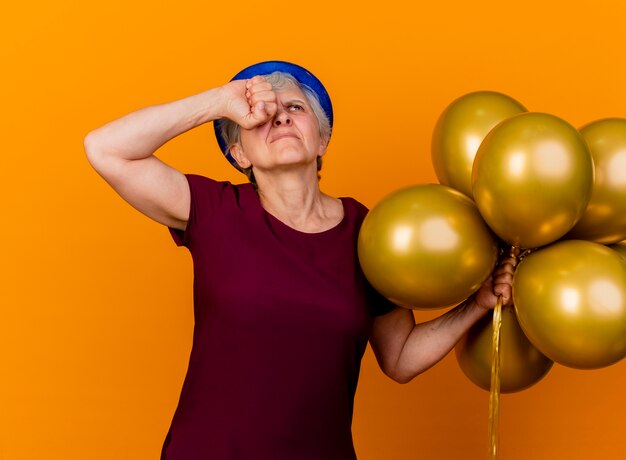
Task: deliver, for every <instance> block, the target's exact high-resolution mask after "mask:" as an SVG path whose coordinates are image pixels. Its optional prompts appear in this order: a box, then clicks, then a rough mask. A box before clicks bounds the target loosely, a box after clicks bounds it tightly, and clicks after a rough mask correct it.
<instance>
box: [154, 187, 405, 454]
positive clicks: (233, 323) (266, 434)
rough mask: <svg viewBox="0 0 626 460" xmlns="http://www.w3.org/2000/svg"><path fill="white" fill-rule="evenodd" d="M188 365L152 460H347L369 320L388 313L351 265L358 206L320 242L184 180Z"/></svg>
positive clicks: (238, 194) (242, 197)
mask: <svg viewBox="0 0 626 460" xmlns="http://www.w3.org/2000/svg"><path fill="white" fill-rule="evenodd" d="M187 178H188V181H189V186H190V190H191V210H190V215H189V221H188V224H187V229H186V230H185V231H184V232H181V231H178V230H172V229H170V231H171V233H172V236H173V238H174V240H175V241H176V243H177V244H178V245H182V246H186V247H187V248H188V249H189V250H190V252H191V255H192V257H193V265H194V319H195V325H194V333H193V346H192V350H191V356H190V361H189V368H188V371H187V375H186V377H185V381H184V384H183V388H182V392H181V395H180V400H179V403H178V407H177V409H176V412H175V414H174V417H173V420H172V424H171V427H170V430H169V432H168V434H167V437H166V439H165V442H164V444H163V450H162V454H161V459H162V460H235V459H240V460H349V459H355V458H356V457H355V453H354V448H353V444H352V435H351V429H350V428H351V422H352V408H353V401H354V393H355V390H356V386H357V380H358V376H359V367H360V363H361V357H362V356H363V353H364V351H365V347H366V345H367V340H368V337H369V334H370V331H371V326H372V321H373V319H374V316H376V315H380V314H384V313H387V312H389V311H390V310H391V309H393V308H394V305H393V304H391V303H390V302H389V301H387V300H386V299H384V298H383V297H382V296H380V295H379V294H377V293H376V292H375V291H374V290H373V289H372V287H371V286H370V285H369V284H368V283H367V281H366V280H365V278H364V276H363V274H362V272H361V269H360V267H359V263H358V259H357V253H356V242H357V236H358V232H359V228H360V226H361V222H362V221H363V218H364V217H365V215H366V213H367V209H366V208H365V207H364V206H363V205H361V204H360V203H358V202H357V201H355V200H354V199H351V198H342V199H341V201H342V203H343V207H344V218H343V220H342V221H341V222H340V223H339V224H338V225H337V226H335V227H333V228H331V229H329V230H326V231H324V232H321V233H303V232H300V231H297V230H295V229H293V228H291V227H289V226H287V225H285V224H283V223H282V222H281V221H279V220H278V219H276V218H275V217H273V216H272V215H271V214H269V213H268V212H266V211H265V210H264V209H263V207H262V206H261V204H260V201H259V197H258V194H257V192H256V191H255V190H254V188H253V187H252V185H250V184H244V185H232V184H230V183H228V182H216V181H214V180H211V179H208V178H206V177H202V176H196V175H188V176H187Z"/></svg>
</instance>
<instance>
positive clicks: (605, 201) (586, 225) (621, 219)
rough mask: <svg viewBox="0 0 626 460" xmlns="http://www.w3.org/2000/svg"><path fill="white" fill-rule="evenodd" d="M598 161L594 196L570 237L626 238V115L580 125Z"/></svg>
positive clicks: (607, 240) (612, 240)
mask: <svg viewBox="0 0 626 460" xmlns="http://www.w3.org/2000/svg"><path fill="white" fill-rule="evenodd" d="M580 133H581V134H582V135H583V137H584V138H585V141H587V145H588V146H589V151H590V152H591V156H592V158H593V163H594V165H595V170H596V177H595V181H594V184H593V188H592V191H591V199H590V200H589V204H588V205H587V209H586V210H585V212H584V214H583V216H582V217H581V219H580V220H579V221H578V223H577V224H576V225H575V226H574V228H573V229H572V230H571V231H570V232H569V233H568V234H567V238H573V239H582V240H589V241H594V242H596V243H602V244H612V243H617V242H618V241H622V240H623V239H624V238H626V119H624V118H608V119H605V120H598V121H595V122H593V123H590V124H588V125H586V126H584V127H582V128H581V129H580Z"/></svg>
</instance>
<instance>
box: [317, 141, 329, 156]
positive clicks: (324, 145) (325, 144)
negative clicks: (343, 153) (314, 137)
mask: <svg viewBox="0 0 626 460" xmlns="http://www.w3.org/2000/svg"><path fill="white" fill-rule="evenodd" d="M329 140H330V139H321V140H320V149H319V152H318V154H317V156H318V157H323V156H324V154H325V153H326V149H327V148H328V141H329Z"/></svg>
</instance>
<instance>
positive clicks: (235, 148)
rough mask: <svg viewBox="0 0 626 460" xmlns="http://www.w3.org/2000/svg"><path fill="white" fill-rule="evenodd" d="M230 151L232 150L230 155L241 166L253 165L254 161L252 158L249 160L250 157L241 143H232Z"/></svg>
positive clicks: (244, 167)
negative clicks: (251, 161) (244, 151)
mask: <svg viewBox="0 0 626 460" xmlns="http://www.w3.org/2000/svg"><path fill="white" fill-rule="evenodd" d="M228 151H229V152H230V155H231V156H232V157H233V158H234V159H235V161H236V162H237V164H238V165H239V166H240V167H241V168H243V169H246V168H249V167H250V166H252V163H250V160H248V158H247V157H246V156H245V154H244V153H243V149H242V148H241V144H233V145H231V146H230V147H229V148H228Z"/></svg>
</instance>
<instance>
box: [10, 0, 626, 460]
mask: <svg viewBox="0 0 626 460" xmlns="http://www.w3.org/2000/svg"><path fill="white" fill-rule="evenodd" d="M410 4H411V2H407V1H397V0H391V1H387V2H377V3H367V2H365V3H363V2H358V3H357V2H354V3H344V4H342V3H341V2H338V1H336V0H332V1H329V0H320V1H317V2H288V3H276V2H273V3H262V2H256V1H249V0H239V1H236V2H226V1H223V2H207V1H202V2H200V1H196V0H190V1H186V2H170V1H162V0H152V1H145V0H135V1H128V0H126V1H120V0H108V1H106V2H100V1H90V2H81V1H78V0H58V1H56V2H43V1H35V2H27V3H24V4H18V3H17V2H11V3H10V4H8V5H5V6H4V7H3V14H2V18H0V22H1V27H0V43H1V44H0V57H1V59H2V63H3V71H2V74H1V76H0V79H1V80H0V82H1V84H0V92H1V98H2V108H3V110H2V113H1V115H0V116H1V117H2V124H1V126H2V133H3V134H2V152H3V155H2V160H3V164H2V167H1V168H0V187H1V188H2V190H1V194H2V195H1V196H2V208H3V210H4V214H3V224H2V226H1V227H0V232H1V237H2V238H1V239H2V242H3V244H2V258H1V260H2V268H1V269H0V270H1V279H2V285H1V286H2V289H0V460H35V459H46V460H57V459H58V460H61V459H62V460H79V459H80V460H101V459H102V460H104V459H106V460H110V459H117V460H120V459H133V460H144V459H145V460H149V459H157V458H158V455H159V452H160V448H161V443H162V441H163V438H164V436H165V434H166V432H167V428H168V426H169V423H170V420H171V417H172V415H173V412H174V409H175V405H176V403H177V400H178V395H179V391H180V387H181V384H182V380H183V377H184V373H185V370H186V365H187V359H188V356H189V350H190V345H191V331H192V299H191V283H192V270H191V259H190V257H189V255H188V253H187V252H186V250H184V249H178V248H176V247H175V246H174V244H173V243H172V241H171V240H170V238H169V236H168V234H167V231H166V229H164V228H162V227H160V226H159V225H158V224H155V223H153V222H151V221H149V220H148V219H147V218H145V217H143V216H142V215H140V214H138V213H137V212H136V211H134V210H133V209H131V208H130V207H129V206H128V205H127V204H125V203H124V202H123V201H122V200H121V199H120V198H118V197H117V196H116V195H115V194H114V192H112V190H111V189H109V188H108V186H107V185H106V184H105V183H104V181H102V180H101V179H100V178H99V177H98V176H97V174H96V173H95V172H94V171H93V170H92V169H91V167H90V166H89V164H88V163H87V161H86V159H85V156H84V152H83V148H82V140H83V137H84V136H85V134H86V133H87V132H88V131H89V130H91V129H94V128H96V127H97V126H100V125H101V124H104V123H105V122H107V121H109V120H111V119H113V118H116V117H118V116H121V115H123V114H125V113H127V112H130V111H132V110H135V109H138V108H141V107H144V106H147V105H151V104H156V103H161V102H166V101H170V100H173V99H177V98H181V97H184V96H187V95H190V94H193V93H197V92H200V91H202V90H204V89H206V88H209V87H214V86H216V85H219V84H222V83H224V82H226V81H227V80H228V79H230V77H231V76H232V75H233V74H235V73H236V72H237V71H238V70H240V69H241V68H243V67H245V66H247V65H249V64H251V63H254V62H257V61H261V60H267V59H284V60H291V61H295V62H297V63H300V64H301V65H304V66H305V67H308V68H310V69H311V70H312V71H313V72H314V73H315V74H316V75H318V76H319V77H320V78H321V79H322V81H324V83H325V84H326V86H327V88H328V90H329V92H330V94H331V95H332V97H333V103H334V106H335V113H336V121H335V131H334V134H333V139H332V141H331V145H330V149H329V153H328V155H327V157H326V160H325V165H324V170H323V171H322V176H323V179H322V185H323V188H324V189H325V191H327V192H328V193H330V194H333V195H339V196H340V195H351V196H355V197H357V198H359V199H360V200H361V201H363V202H364V203H365V204H367V205H369V206H373V205H374V204H375V203H376V202H377V201H378V200H380V199H381V198H382V197H383V196H385V195H387V194H388V193H390V192H392V191H394V190H396V189H398V188H400V187H403V186H406V185H409V184H415V183H426V182H436V177H435V175H434V172H433V168H432V166H431V162H430V136H431V133H432V129H433V127H434V124H435V122H436V120H437V117H438V116H439V114H440V113H441V112H442V111H443V109H444V108H445V107H446V105H447V104H448V103H450V102H451V101H452V100H453V99H455V98H456V97H458V96H461V95H463V94H465V93H467V92H470V91H474V90H482V89H490V90H496V91H501V92H504V93H506V94H509V95H510V96H512V97H514V98H516V99H517V100H519V101H520V102H522V103H523V104H524V105H526V106H527V107H528V108H529V109H530V110H533V111H543V112H549V113H553V114H555V115H557V116H560V117H562V118H565V119H566V120H568V121H569V122H570V123H572V124H573V125H575V126H581V125H582V124H585V123H587V122H589V121H592V120H596V119H599V118H604V117H611V116H617V117H626V86H625V84H624V82H626V58H625V54H624V53H625V51H624V50H625V49H626V47H625V45H626V38H625V37H626V36H625V35H624V18H625V17H626V3H624V2H623V1H621V0H615V1H606V0H597V1H594V2H592V3H586V4H584V7H578V6H576V3H575V2H571V1H568V2H564V1H554V2H548V1H545V0H541V1H539V0H527V1H526V2H514V3H511V4H504V3H502V2H495V1H494V2H480V1H475V2H461V1H457V2H450V1H437V2H430V3H428V4H426V5H424V6H416V5H415V6H409V5H410ZM159 156H160V157H161V158H162V159H164V160H165V161H167V162H169V163H170V164H172V165H174V166H176V167H178V168H179V169H181V170H182V171H184V172H195V173H200V174H205V175H209V176H211V177H214V178H217V179H222V180H231V181H240V180H242V179H243V176H240V175H239V174H238V173H236V171H234V169H232V168H231V167H230V166H229V165H228V164H227V163H226V162H225V161H224V159H223V158H221V155H220V153H219V150H218V148H217V145H216V143H215V141H214V139H213V135H212V129H211V127H210V126H203V127H200V128H198V129H196V130H194V131H192V132H189V133H187V134H185V135H183V136H180V137H178V138H177V139H175V140H173V141H172V142H170V143H169V144H167V145H166V146H165V147H164V148H162V149H161V150H160V151H159ZM439 313H441V311H437V312H435V314H439ZM416 316H417V317H418V319H420V320H421V319H426V318H427V317H429V316H432V312H431V313H424V312H419V313H418V314H417V315H416ZM625 388H626V365H625V363H624V362H621V363H618V364H616V365H614V366H611V367H609V368H606V369H601V370H594V371H576V370H572V369H567V368H564V367H562V366H558V365H556V366H555V367H554V368H553V370H552V371H551V373H550V374H549V375H548V376H547V377H546V378H545V379H544V380H543V381H541V382H540V383H539V384H538V385H536V386H535V387H532V388H530V389H528V390H526V391H524V392H521V393H518V394H513V395H504V396H503V397H502V401H501V421H500V437H501V441H500V449H501V458H502V459H503V460H504V459H506V460H522V459H524V460H527V459H561V458H567V459H571V460H575V459H580V460H583V459H584V460H588V459H600V458H603V459H617V458H624V455H625V452H626V447H625V444H624V443H625V440H624V433H625V431H626V395H625V393H626V392H625V391H624V389H625ZM487 414H488V393H487V392H485V391H483V390H480V389H479V388H477V387H475V386H474V385H473V384H472V383H471V382H470V381H469V380H468V379H467V378H466V377H465V376H464V375H463V374H462V373H461V371H460V369H459V367H458V365H457V363H456V360H455V358H454V356H453V355H450V356H448V357H447V358H446V359H444V360H443V361H442V362H441V363H440V364H438V365H437V366H436V367H434V368H433V369H432V370H430V371H428V372H427V373H425V374H424V375H422V376H420V377H418V378H417V379H415V380H414V381H413V382H411V383H409V384H407V385H398V384H396V383H394V382H392V381H391V380H389V379H387V378H386V377H385V376H383V374H382V373H381V372H380V371H379V370H378V368H377V366H376V363H375V361H374V359H373V355H372V353H371V351H369V350H368V352H367V354H366V357H365V359H364V362H363V369H362V379H361V381H360V384H359V390H358V393H357V401H356V409H355V420H354V437H355V444H356V448H357V453H358V454H359V458H360V460H375V459H376V460H378V459H409V458H410V459H424V460H430V459H433V460H434V459H438V460H441V459H482V458H486V451H487Z"/></svg>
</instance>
